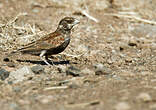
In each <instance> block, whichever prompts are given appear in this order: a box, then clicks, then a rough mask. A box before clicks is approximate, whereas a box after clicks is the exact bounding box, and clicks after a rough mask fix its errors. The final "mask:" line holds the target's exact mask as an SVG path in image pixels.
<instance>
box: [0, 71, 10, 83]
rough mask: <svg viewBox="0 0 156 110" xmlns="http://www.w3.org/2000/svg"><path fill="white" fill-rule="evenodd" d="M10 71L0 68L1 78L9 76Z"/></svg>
mask: <svg viewBox="0 0 156 110" xmlns="http://www.w3.org/2000/svg"><path fill="white" fill-rule="evenodd" d="M9 74H10V72H8V71H6V70H5V69H0V78H1V80H5V79H6V78H7V77H9Z"/></svg>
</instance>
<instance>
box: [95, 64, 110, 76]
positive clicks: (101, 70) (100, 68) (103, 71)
mask: <svg viewBox="0 0 156 110" xmlns="http://www.w3.org/2000/svg"><path fill="white" fill-rule="evenodd" d="M94 67H95V75H108V74H111V73H112V71H111V69H109V68H106V67H104V65H103V64H101V63H100V64H97V65H95V66H94Z"/></svg>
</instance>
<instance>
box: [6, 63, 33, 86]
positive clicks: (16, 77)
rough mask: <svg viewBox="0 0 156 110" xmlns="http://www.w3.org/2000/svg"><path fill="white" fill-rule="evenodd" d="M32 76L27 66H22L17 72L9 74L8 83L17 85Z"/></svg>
mask: <svg viewBox="0 0 156 110" xmlns="http://www.w3.org/2000/svg"><path fill="white" fill-rule="evenodd" d="M33 76H34V73H33V72H32V70H31V69H30V68H29V67H28V66H24V67H22V68H20V69H18V70H15V71H12V72H10V75H9V78H8V82H12V83H18V82H22V81H24V80H27V79H30V78H31V77H33Z"/></svg>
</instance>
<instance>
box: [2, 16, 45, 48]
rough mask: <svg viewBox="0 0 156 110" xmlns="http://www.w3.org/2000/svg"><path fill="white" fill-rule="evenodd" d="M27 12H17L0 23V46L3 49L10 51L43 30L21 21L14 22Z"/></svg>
mask: <svg viewBox="0 0 156 110" xmlns="http://www.w3.org/2000/svg"><path fill="white" fill-rule="evenodd" d="M26 15H27V13H19V14H18V15H17V16H15V17H14V18H13V19H11V20H9V21H8V22H5V23H4V24H0V48H1V50H3V51H8V50H9V51H10V50H13V49H17V48H20V47H22V46H24V45H25V44H27V43H29V42H31V41H33V40H35V38H37V37H40V36H42V35H43V34H44V32H42V31H40V29H39V28H37V27H36V26H35V25H31V24H28V23H24V24H23V22H21V23H20V24H21V25H17V24H16V22H17V21H18V20H19V19H22V17H24V16H26Z"/></svg>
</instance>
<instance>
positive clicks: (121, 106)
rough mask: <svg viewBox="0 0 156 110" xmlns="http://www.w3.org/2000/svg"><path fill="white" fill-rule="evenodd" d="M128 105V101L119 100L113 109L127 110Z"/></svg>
mask: <svg viewBox="0 0 156 110" xmlns="http://www.w3.org/2000/svg"><path fill="white" fill-rule="evenodd" d="M129 109H130V106H129V104H128V103H126V102H119V103H118V104H117V105H116V106H115V110H129Z"/></svg>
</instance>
